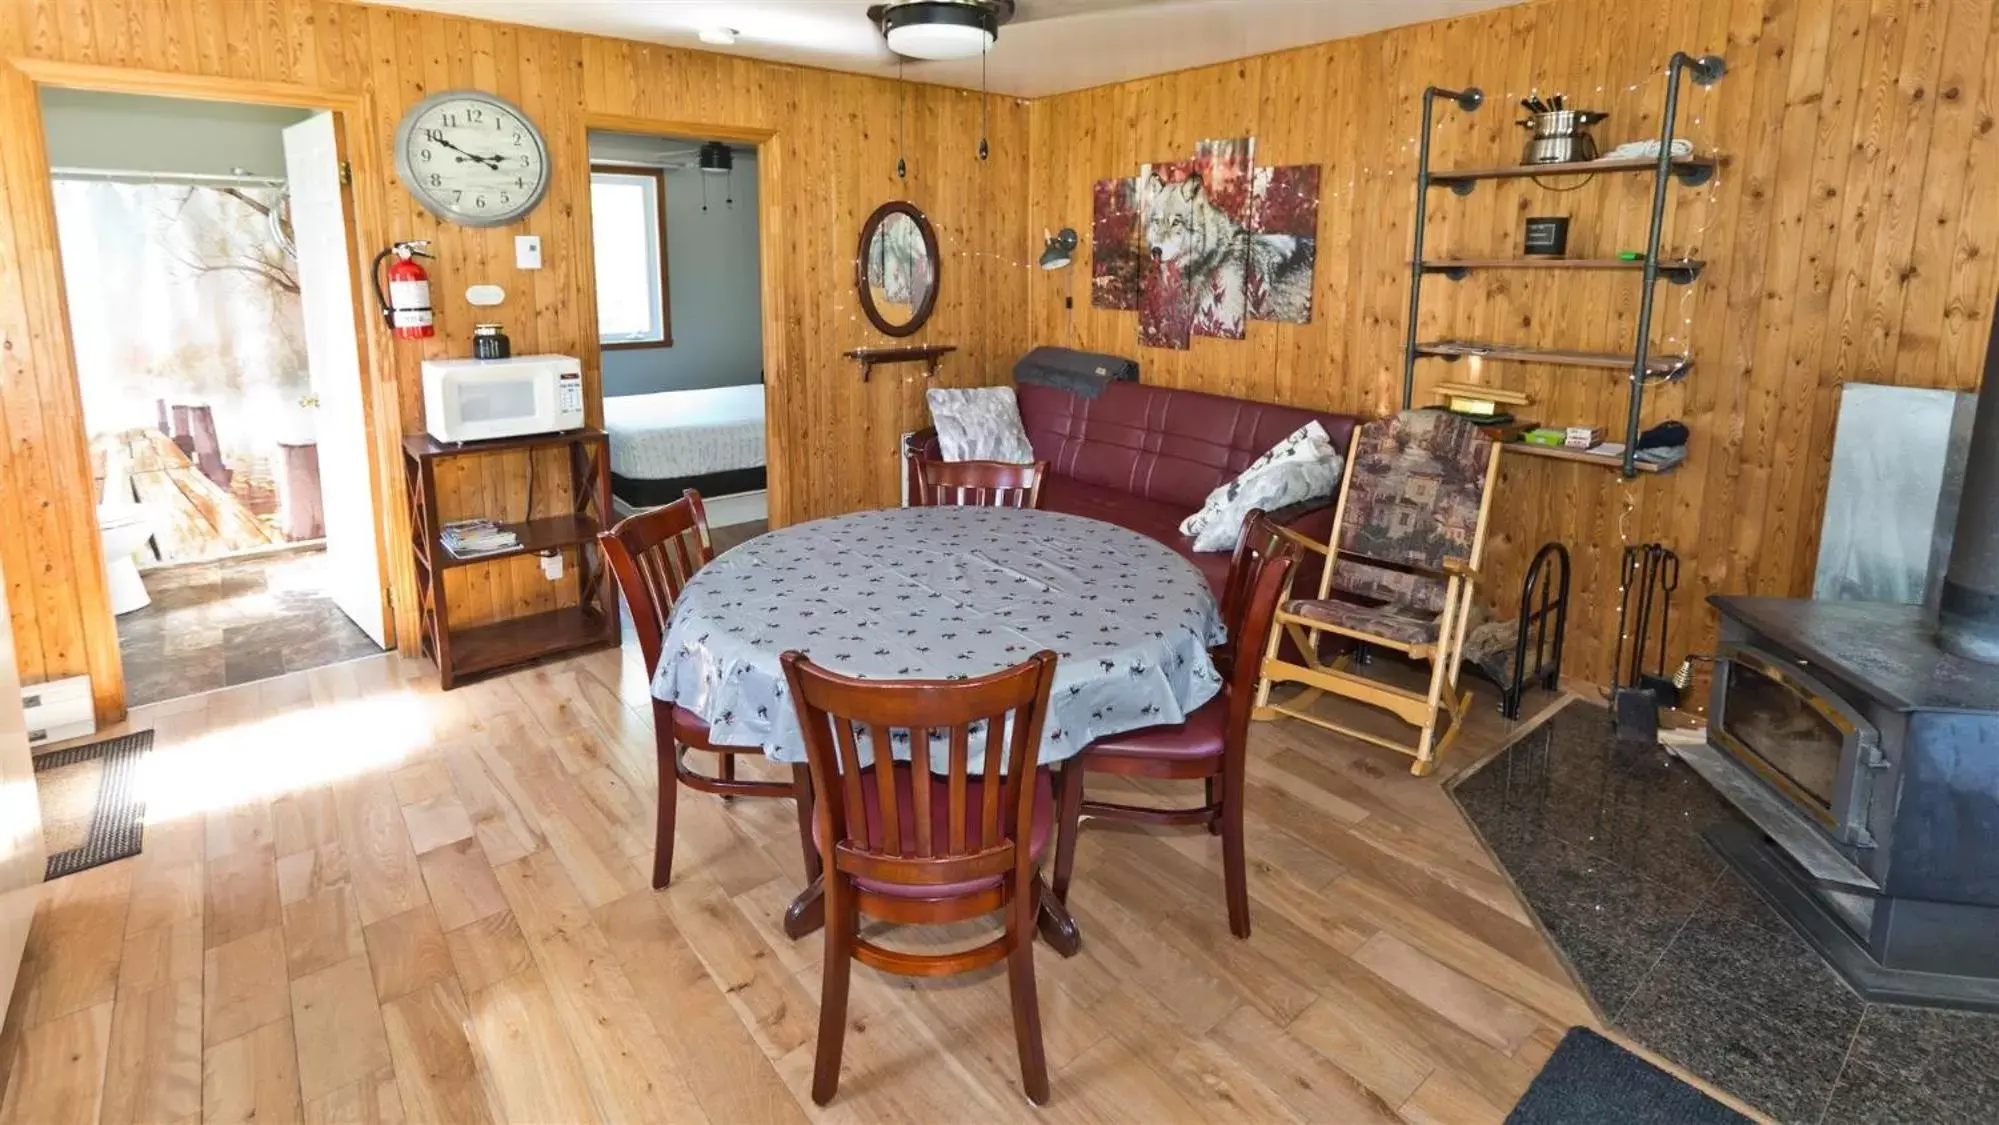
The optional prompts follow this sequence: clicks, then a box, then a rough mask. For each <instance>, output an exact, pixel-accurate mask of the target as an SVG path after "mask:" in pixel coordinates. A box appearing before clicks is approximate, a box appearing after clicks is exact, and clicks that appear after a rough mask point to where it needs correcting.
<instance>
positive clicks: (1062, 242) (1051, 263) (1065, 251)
mask: <svg viewBox="0 0 1999 1125" xmlns="http://www.w3.org/2000/svg"><path fill="white" fill-rule="evenodd" d="M1075 257H1076V228H1074V227H1063V228H1062V229H1061V230H1058V231H1056V232H1055V233H1054V234H1051V235H1049V236H1048V245H1047V246H1046V248H1044V249H1043V250H1042V251H1041V268H1042V269H1045V270H1059V269H1062V268H1064V267H1066V266H1067V265H1068V264H1069V263H1070V262H1071V261H1073V260H1074V259H1075Z"/></svg>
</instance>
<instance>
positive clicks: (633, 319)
mask: <svg viewBox="0 0 1999 1125" xmlns="http://www.w3.org/2000/svg"><path fill="white" fill-rule="evenodd" d="M589 142H590V219H591V227H592V232H593V235H594V238H593V241H594V261H595V270H596V276H595V279H594V280H595V285H596V299H597V300H596V303H597V317H598V329H599V332H598V336H599V342H600V345H601V347H602V349H603V351H602V356H603V359H602V364H603V384H604V428H605V430H606V431H607V432H608V433H609V434H610V444H611V471H612V492H613V494H614V503H615V505H616V507H617V508H618V510H619V512H620V514H621V515H622V514H629V513H630V512H631V511H637V510H642V509H645V508H650V507H654V506H657V505H659V504H665V503H669V502H671V501H673V500H677V499H679V498H680V495H681V493H682V492H683V491H684V490H686V489H690V488H691V489H693V490H695V491H696V492H698V493H700V494H701V497H702V502H703V504H704V505H705V507H706V508H707V511H708V517H709V524H710V526H711V527H712V528H713V530H714V537H715V540H716V542H715V548H716V550H717V551H720V550H725V549H727V548H728V547H730V546H733V545H734V544H735V543H738V542H741V541H742V540H744V539H747V538H750V537H752V536H754V535H757V534H760V533H761V532H762V531H763V530H764V529H765V527H766V526H767V521H768V518H769V507H768V495H767V492H766V485H767V475H766V474H767V456H766V449H767V444H766V420H765V418H766V416H765V402H764V353H763V342H764V323H763V317H764V310H763V282H762V275H761V269H762V253H761V231H760V229H759V225H758V224H759V209H758V187H759V185H758V167H759V163H760V161H759V154H758V149H757V146H756V145H754V144H747V143H743V142H740V141H735V142H731V141H721V140H714V139H712V138H704V137H700V136H696V135H674V134H652V133H632V132H621V131H610V130H596V129H593V130H591V132H590V134H589Z"/></svg>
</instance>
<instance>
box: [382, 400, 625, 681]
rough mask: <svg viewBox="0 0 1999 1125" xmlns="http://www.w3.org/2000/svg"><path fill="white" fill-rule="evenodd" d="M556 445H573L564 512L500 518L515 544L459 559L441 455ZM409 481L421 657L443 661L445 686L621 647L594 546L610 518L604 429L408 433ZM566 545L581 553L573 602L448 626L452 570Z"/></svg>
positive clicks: (613, 592) (608, 582)
mask: <svg viewBox="0 0 1999 1125" xmlns="http://www.w3.org/2000/svg"><path fill="white" fill-rule="evenodd" d="M558 446H563V447H567V448H568V450H569V487H568V497H569V510H568V511H566V512H562V513H560V514H557V515H553V516H542V517H539V518H533V519H526V520H521V521H517V522H512V523H502V524H501V527H502V528H504V529H506V530H508V531H512V532H513V533H514V534H515V535H517V536H519V537H520V543H519V545H518V546H516V547H513V548H510V549H508V550H505V551H499V552H495V553H493V554H490V555H480V556H477V557H475V558H459V557H458V556H456V555H454V554H452V553H451V552H450V551H449V550H448V549H446V548H445V546H444V540H443V530H444V522H445V521H444V520H443V518H442V517H441V515H440V513H439V511H438V500H437V463H438V462H439V461H442V460H446V459H449V458H453V457H467V456H476V455H479V454H489V453H520V452H525V453H532V452H534V451H536V450H541V449H548V448H552V447H558ZM403 479H404V484H405V486H406V488H407V491H408V497H409V506H410V551H411V554H412V556H413V557H414V559H415V562H416V578H417V599H418V620H419V625H420V628H421V630H422V634H423V642H422V644H423V654H424V655H425V656H428V657H430V658H431V659H432V660H433V661H435V662H436V663H437V671H438V676H439V678H440V679H441V680H442V681H443V686H444V690H446V691H450V690H451V689H452V688H455V687H457V686H458V685H459V684H460V683H462V682H464V681H466V680H468V679H472V678H475V677H479V676H486V675H490V674H492V673H495V672H503V671H507V670H509V669H512V668H518V667H521V666H523V665H526V664H532V663H534V662H535V661H538V660H543V659H546V658H548V657H551V656H560V655H565V654H568V653H574V652H582V651H585V650H588V649H595V648H606V647H610V646H613V645H616V644H617V643H618V591H617V586H616V584H615V582H614V581H613V576H612V574H611V571H610V568H609V567H607V566H605V565H604V559H603V556H602V553H601V552H600V551H599V550H598V548H597V532H598V531H599V530H600V529H602V528H604V527H606V526H608V525H609V523H610V521H611V520H612V519H613V516H612V512H611V455H610V444H609V441H608V439H607V438H606V437H605V434H604V431H602V430H594V429H583V430H570V431H567V432H565V433H559V434H533V435H530V436H527V437H519V438H502V439H500V440H497V441H478V442H466V443H464V444H462V445H451V444H447V443H444V442H439V441H436V440H434V439H432V438H430V437H429V436H428V435H417V436H414V437H408V438H404V439H403ZM569 548H574V549H575V551H576V556H577V565H576V573H575V579H574V580H575V582H576V599H577V600H576V604H575V605H572V606H567V607H565V608H562V609H557V610H551V611H549V612H545V613H535V614H529V615H527V616H525V617H516V618H513V619H511V620H507V621H498V622H491V623H488V624H484V625H475V626H458V627H456V628H454V627H453V626H452V625H451V608H450V604H449V599H448V596H447V594H446V592H445V581H444V575H445V573H446V572H447V571H451V570H456V569H458V568H460V567H468V566H477V565H479V564H481V563H489V562H498V561H500V560H503V559H512V558H518V557H520V556H522V555H527V554H540V553H544V552H548V551H561V550H565V549H569Z"/></svg>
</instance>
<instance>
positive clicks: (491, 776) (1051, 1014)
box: [0, 651, 1595, 1125]
mask: <svg viewBox="0 0 1999 1125" xmlns="http://www.w3.org/2000/svg"><path fill="white" fill-rule="evenodd" d="M1477 714H1478V716H1479V718H1478V721H1477V722H1476V723H1475V724H1474V727H1473V728H1472V729H1471V730H1470V732H1469V733H1468V736H1467V739H1466V741H1465V742H1461V743H1460V744H1459V746H1458V747H1457V748H1456V749H1455V751H1454V754H1453V757H1452V759H1451V760H1450V761H1448V762H1447V763H1446V770H1448V769H1450V768H1452V767H1461V766H1463V765H1464V764H1467V763H1469V762H1471V761H1473V760H1475V759H1476V758H1478V757H1482V756H1483V755H1484V754H1485V753H1486V752H1488V751H1489V750H1490V749H1491V748H1493V747H1494V746H1496V745H1497V744H1498V743H1499V742H1500V741H1501V740H1502V739H1503V737H1504V736H1505V735H1506V733H1507V729H1506V725H1505V724H1504V723H1503V722H1501V721H1500V720H1499V719H1498V717H1497V715H1496V714H1495V713H1494V712H1493V711H1492V709H1491V707H1490V705H1489V701H1488V700H1486V699H1483V698H1482V699H1481V700H1479V701H1478V704H1477ZM132 723H133V724H134V725H137V726H153V727H155V728H156V729H157V731H158V741H157V743H156V747H157V748H156V749H155V750H154V751H153V753H152V755H151V758H150V761H149V769H150V771H151V772H150V776H151V793H152V807H151V812H150V815H151V820H152V823H151V824H150V825H149V827H148V828H147V831H146V847H145V852H144V854H143V855H140V856H137V857H134V858H132V859H129V860H124V861H121V862H119V863H115V864H111V865H108V866H105V867H100V868H97V869H95V870H92V871H89V872H85V873H83V874H79V875H75V876H72V877H69V878H66V879H61V880H58V881H57V882H55V883H53V884H51V885H50V886H49V888H48V893H47V898H46V900H45V902H44V904H43V908H42V910H41V913H40V915H39V916H38V918H37V921H36V924H35V930H34V934H33V936H32V938H31V939H30V941H29V947H28V963H27V964H25V965H24V966H23V969H22V973H21V977H20V980H21V984H20V987H19V988H18V990H17V992H16V994H15V996H14V998H13V1004H12V1007H11V1010H10V1012H9V1015H8V1020H7V1026H6V1030H5V1032H4V1033H0V1058H4V1060H5V1063H6V1065H7V1067H8V1072H9V1073H8V1080H7V1083H6V1092H5V1097H4V1102H0V1121H4V1122H36V1123H46V1122H61V1121H106V1122H126V1121H196V1120H202V1121H250V1120H253V1119H254V1120H256V1121H258V1122H275V1121H283V1120H293V1119H300V1118H302V1119H304V1120H307V1121H385V1122H386V1121H454V1122H476V1121H484V1120H492V1121H515V1122H569V1121H585V1120H614V1121H645V1120H671V1121H702V1120H709V1121H714V1122H729V1123H732V1125H733V1123H740V1122H759V1121H797V1120H802V1119H806V1118H824V1119H828V1120H842V1121H877V1120H891V1119H893V1120H922V1121H927V1122H938V1121H970V1120H977V1121H995V1120H1001V1119H1020V1120H1040V1121H1132V1122H1164V1121H1178V1120H1196V1119H1207V1120H1234V1119H1249V1120H1256V1121H1265V1120H1269V1121H1284V1120H1296V1121H1301V1122H1341V1123H1346V1122H1369V1121H1391V1120H1403V1121H1409V1122H1423V1121H1453V1122H1455V1121H1466V1122H1492V1121H1498V1120H1500V1119H1501V1118H1503V1117H1504V1116H1505V1112H1506V1110H1507V1108H1508V1107H1510V1106H1511V1104H1512V1103H1513V1101H1514V1100H1515V1099H1516V1098H1517V1097H1518V1096H1519V1094H1520V1093H1521V1092H1522V1091H1523V1090H1524V1089H1525V1088H1526V1086H1527V1083H1528V1081H1529V1080H1530V1079H1531V1078H1532V1076H1533V1075H1534V1073H1535V1072H1536V1070H1537V1069H1538V1068H1539V1067H1540V1065H1541V1063H1542V1062H1543V1061H1544V1060H1545V1058H1546V1057H1547V1055H1548V1054H1549V1053H1550V1051H1552V1049H1553V1048H1554V1046H1555V1043H1556V1041H1557V1040H1558V1039H1559V1038H1560V1037H1561V1034H1562V1032H1563V1030H1564V1029H1565V1028H1567V1027H1568V1026H1569V1025H1571V1024H1577V1023H1582V1024H1590V1025H1594V1024H1595V1019H1594V1017H1593V1015H1592V1013H1591V1011H1590V1008H1589V1005H1588V1004H1587V1002H1586V1001H1585V1000H1584V999H1583V997H1582V996H1581V994H1580V993H1578V991H1577V990H1576V988H1575V987H1574V985H1573V984H1571V983H1570V980H1569V978H1568V976H1567V974H1566V973H1565V972H1564V970H1563V969H1562V968H1561V966H1560V964H1559V962H1558V961H1557V959H1556V957H1555V956H1554V954H1553V952H1552V951H1551V949H1550V948H1549V947H1548V946H1547V944H1546V943H1545V942H1544V941H1543V939H1542V938H1541V936H1540V934H1539V933H1538V932H1537V930H1536V929H1535V927H1534V926H1533V924H1532V923H1531V922H1530V921H1529V919H1528V916H1527V914H1526V912H1525V910H1524V908H1523V907H1522V906H1521V904H1520V903H1519V901H1518V900H1517V899H1516V898H1515V896H1514V895H1513V893H1512V891H1511V890H1510V888H1509V885H1508V883H1507V881H1506V880H1505V878H1504V877H1503V876H1501V875H1500V874H1498V873H1497V872H1496V871H1495V870H1494V868H1493V866H1492V864H1491V862H1490V861H1489V860H1488V859H1487V857H1486V855H1485V853H1484V852H1483V851H1482V849H1481V848H1480V847H1479V845H1478V844H1477V842H1476V841H1475V840H1474V838H1473V836H1472V834H1471V831H1470V830H1469V829H1468V828H1467V827H1466V826H1465V824H1464V822H1463V821H1462V819H1461V818H1460V817H1459V815H1458V813H1457V811H1456V809H1455V808H1454V807H1453V806H1452V804H1451V803H1450V800H1449V798H1448V797H1447V796H1446V795H1445V794H1444V792H1443V790H1442V788H1441V786H1440V782H1439V780H1438V779H1437V778H1430V779H1416V778H1412V777H1410V776H1409V775H1408V774H1407V773H1406V772H1405V769H1404V765H1403V762H1402V761H1399V760H1397V759H1395V758H1393V757H1392V756H1390V755H1388V754H1387V753H1385V752H1382V751H1378V750H1373V749H1368V748H1364V747H1361V746H1359V745H1358V744H1355V743H1348V742H1343V741H1339V740H1336V739H1334V738H1332V737H1331V736H1327V735H1323V734H1321V733H1319V732H1317V731H1315V730H1312V729H1310V728H1307V727H1305V726H1303V725H1301V724H1296V723H1286V724H1276V725H1260V726H1258V727H1257V728H1256V731H1255V734H1254V745H1253V747H1252V753H1251V767H1250V778H1251V789H1250V792H1249V817H1248V840H1249V854H1250V858H1251V869H1250V892H1251V896H1252V903H1253V910H1254V924H1255V935H1254V937H1253V938H1251V939H1250V940H1249V941H1247V942H1239V941H1236V940H1234V939H1232V938H1231V937H1230V936H1229V933H1228V923H1227V917H1226V912H1225V910H1224V907H1223V902H1222V890H1221V879H1220V854H1221V848H1220V843H1219V841H1218V840H1216V839H1215V838H1213V837H1211V836H1208V835H1206V834H1205V833H1198V832H1190V831H1185V830H1141V829H1136V828H1130V827H1126V826H1121V825H1120V826H1107V825H1105V824H1103V823H1101V822H1098V823H1088V822H1086V823H1085V825H1084V828H1083V833H1082V844H1081V850H1080V856H1079V859H1078V862H1077V882H1076V889H1075V890H1074V892H1073V894H1072V902H1073V906H1074V909H1075V913H1076V915H1077V919H1078V922H1079V924H1080V925H1081V926H1082V927H1083V933H1084V945H1083V951H1082V953H1081V954H1080V955H1079V956H1077V957H1076V958H1075V959H1073V960H1066V961H1065V960H1063V959H1062V958H1060V957H1058V956H1056V955H1055V954H1054V953H1052V952H1051V951H1049V950H1048V949H1047V948H1046V947H1045V946H1042V947H1039V948H1038V952H1037V957H1036V966H1037V971H1038V974H1039V979H1040V982H1041V1003H1042V1018H1043V1021H1044V1026H1045V1029H1046V1041H1047V1046H1048V1056H1049V1060H1050V1066H1051V1070H1052V1077H1053V1087H1054V1095H1053V1101H1052V1102H1051V1104H1049V1105H1048V1106H1046V1107H1044V1108H1042V1109H1040V1110H1034V1109H1032V1108H1031V1107H1030V1106H1028V1104H1027V1103H1026V1101H1025V1099H1024V1098H1023V1096H1022V1095H1021V1093H1020V1091H1019V1086H1018V1072H1017V1069H1016V1066H1015V1055H1014V1047H1013V1039H1012V1032H1011V1030H1010V1026H1011V1025H1010V1022H1009V1006H1008V999H1007V992H1006V987H1005V979H1004V977H1003V976H1002V975H999V970H997V969H995V970H993V971H992V972H989V973H986V974H981V975H978V976H974V977H966V978H959V979H955V980H947V981H910V980H904V979H900V978H893V977H886V976H883V975H881V974H879V973H876V972H874V971H872V970H869V969H866V968H863V967H859V966H856V968H855V983H854V991H853V999H852V1006H851V1012H850V1015H851V1024H850V1027H849V1030H848V1034H847V1055H846V1068H845V1071H844V1076H843V1078H842V1082H841V1086H840V1094H839V1097H838V1098H837V1099H836V1100H835V1101H834V1103H833V1105H832V1106H831V1107H830V1108H828V1109H826V1110H823V1111H822V1110H817V1109H815V1108H814V1107H813V1106H812V1105H811V1104H810V1101H809V1099H808V1098H807V1096H806V1089H807V1085H808V1084H809V1082H810V1076H811V1072H812V1052H813V1034H814V1028H815V1024H816V1020H817V1015H818V993H819V973H820V968H819V957H820V942H819V939H818V938H817V937H816V936H814V937H809V938H807V939H806V940H804V941H801V942H797V943H793V942H790V941H788V940H786V939H785V938H784V937H783V935H782V934H781V932H780V931H779V928H778V915H779V912H780V910H781V908H782V907H783V905H784V904H785V902H786V901H787V900H788V899H789V898H790V897H791V895H792V894H793V893H794V892H795V891H796V890H797V889H798V886H799V878H800V873H799V869H798V868H799V859H798V854H797V851H798V848H797V837H796V835H795V828H794V824H793V821H792V809H791V807H790V805H789V804H779V803H774V802H767V801H763V802H760V801H738V802H736V803H735V804H734V805H724V804H723V803H722V802H720V801H719V800H717V799H715V798H711V797H705V796H701V795H698V794H692V793H689V794H683V795H682V797H681V806H680V809H681V811H680V832H681V838H680V851H679V860H678V864H679V867H678V878H677V879H676V881H675V883H674V885H673V886H672V887H671V888H670V889H669V890H667V891H665V892H660V893H655V892H653V891H651V890H650V889H648V887H647V885H646V884H647V879H646V873H647V872H648V871H649V856H650V847H651V840H652V823H653V815H652V806H653V780H652V770H653V750H652V734H651V731H650V728H649V725H648V718H647V712H646V708H645V695H644V683H643V676H642V675H641V674H640V673H639V670H638V665H637V660H636V656H635V655H634V654H632V653H630V652H629V651H628V652H627V653H624V654H620V653H616V652H611V653H600V654H596V655H593V656H588V657H583V658H579V659H576V660H572V661H569V662H567V663H562V664H556V665H552V666H549V667H546V668H543V669H540V670H536V671H532V672H527V673H521V674H516V675H514V676H511V677H508V678H505V679H500V680H494V681H489V682H486V683H482V684H475V685H472V686H469V687H465V688H462V689H460V690H458V691H455V692H451V693H449V694H442V693H440V692H438V690H437V680H436V677H435V676H434V675H431V674H429V673H428V672H427V670H426V669H425V668H424V667H423V666H420V665H417V664H415V663H413V662H406V661H400V660H398V659H397V658H395V657H393V656H390V657H380V658H374V659H369V660H364V661H359V662H356V663H351V664H344V665H338V666H334V667H329V668H321V669H316V670H314V671H311V672H306V673H300V674H296V675H291V676H286V677H283V678H280V679H275V680H269V681H265V682H262V683H258V684H253V685H247V686H244V687H240V688H232V689H228V690H225V691H222V692H217V693H214V694H210V695H205V696H199V697H195V698H193V699H189V700H183V701H180V702H178V703H171V704H163V705H160V706H156V707H151V708H146V709H143V710H141V711H139V712H135V713H134V716H133V719H132ZM1093 785H1094V783H1093ZM976 937H977V934H976V933H973V932H971V931H969V930H960V931H958V932H952V933H929V934H919V935H915V938H914V940H917V941H920V942H925V943H933V944H934V943H936V942H941V941H952V940H968V939H975V938H976Z"/></svg>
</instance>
